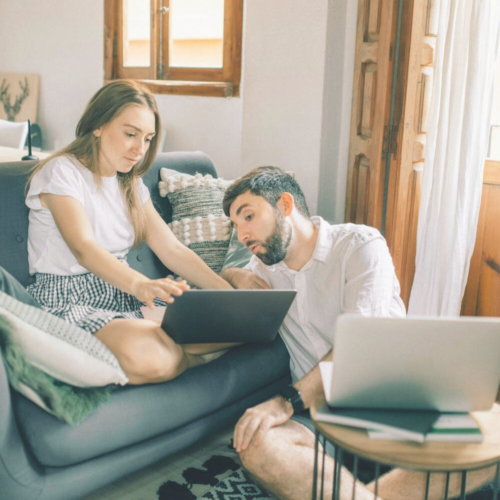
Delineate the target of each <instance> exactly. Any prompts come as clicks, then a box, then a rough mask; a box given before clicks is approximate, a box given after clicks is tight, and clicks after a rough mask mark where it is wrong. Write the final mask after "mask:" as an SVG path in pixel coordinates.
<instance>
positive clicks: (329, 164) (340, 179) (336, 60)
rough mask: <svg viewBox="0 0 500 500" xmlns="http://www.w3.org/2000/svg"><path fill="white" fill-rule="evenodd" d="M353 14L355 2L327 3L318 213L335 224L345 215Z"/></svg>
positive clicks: (351, 82)
mask: <svg viewBox="0 0 500 500" xmlns="http://www.w3.org/2000/svg"><path fill="white" fill-rule="evenodd" d="M357 13H358V1H357V0H335V1H332V2H330V3H329V7H328V20H327V34H326V54H325V84H324V94H323V124H322V135H321V153H320V154H321V159H320V173H319V194H318V213H319V214H320V215H321V216H322V217H324V218H325V219H326V220H328V221H331V222H337V223H340V222H343V221H344V212H345V199H346V185H347V164H348V156H349V132H350V124H351V105H352V89H353V77H354V55H355V40H356V24H357Z"/></svg>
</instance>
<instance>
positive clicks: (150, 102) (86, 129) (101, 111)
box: [28, 80, 161, 246]
mask: <svg viewBox="0 0 500 500" xmlns="http://www.w3.org/2000/svg"><path fill="white" fill-rule="evenodd" d="M132 104H136V105H139V106H145V107H148V108H149V109H150V110H151V111H152V112H153V114H154V116H155V129H156V134H155V135H154V137H153V138H152V139H151V143H150V145H149V149H148V151H147V152H146V154H145V155H144V158H143V159H142V160H141V161H140V162H139V163H137V164H136V165H134V167H133V168H132V170H131V171H130V172H128V173H126V174H124V173H121V172H118V181H119V184H120V189H121V191H122V195H123V199H124V200H125V203H126V206H127V208H128V212H129V217H130V221H131V223H132V226H133V228H134V232H135V240H134V246H138V245H139V244H140V243H142V242H143V241H144V239H145V238H146V220H145V215H144V210H143V208H142V204H141V201H140V197H139V183H138V182H137V181H138V178H139V177H142V176H143V175H144V174H146V172H147V171H148V170H149V169H150V168H151V165H152V164H153V161H154V159H155V157H156V151H157V149H158V143H159V136H160V133H161V119H160V113H159V111H158V105H157V104H156V100H155V98H154V96H153V94H151V92H150V91H149V90H148V89H146V88H145V87H143V86H142V85H140V84H139V83H137V82H136V81H134V80H115V81H113V82H111V83H108V84H107V85H104V87H102V88H101V89H100V90H98V91H97V92H96V94H95V95H94V96H93V97H92V99H91V100H90V101H89V103H88V104H87V107H86V108H85V111H84V113H83V115H82V117H81V118H80V121H79V122H78V125H77V127H76V139H75V140H74V141H73V142H72V143H71V144H69V145H68V146H66V147H65V148H63V149H61V150H59V151H57V152H56V153H54V154H52V155H51V156H49V157H48V158H46V159H44V160H43V161H41V162H40V163H38V164H37V165H35V167H34V169H33V171H32V172H31V174H30V177H29V180H28V184H29V183H30V182H31V179H32V178H33V176H34V175H35V174H36V173H37V172H38V171H39V170H40V169H41V168H42V167H43V166H44V165H45V164H46V163H47V162H48V161H50V160H52V159H53V158H57V157H59V156H68V155H73V156H75V158H76V159H77V160H78V161H80V163H81V164H82V165H83V166H84V167H86V168H87V169H89V170H90V171H91V172H92V173H93V174H94V176H95V180H96V183H97V184H101V168H100V165H99V153H100V140H99V138H98V137H96V136H95V135H94V130H97V129H98V128H100V127H102V126H103V125H106V124H107V123H109V122H110V121H111V120H113V119H114V118H116V117H117V116H118V115H119V114H120V113H121V112H122V111H123V110H124V109H125V108H126V107H127V106H130V105H132Z"/></svg>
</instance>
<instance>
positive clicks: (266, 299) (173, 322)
mask: <svg viewBox="0 0 500 500" xmlns="http://www.w3.org/2000/svg"><path fill="white" fill-rule="evenodd" d="M296 294H297V291H296V290H189V291H188V292H184V293H183V294H182V295H181V296H180V297H176V298H175V302H174V303H173V304H170V305H168V306H167V310H166V311H165V315H164V316H163V321H162V323H161V327H162V328H163V330H165V332H167V333H168V335H169V336H170V337H171V338H172V339H174V340H175V342H177V343H178V344H205V343H214V342H270V341H271V340H273V339H274V338H275V337H276V334H277V333H278V330H279V328H280V326H281V323H283V320H284V319H285V316H286V314H287V312H288V309H289V308H290V306H291V305H292V302H293V299H294V298H295V295H296Z"/></svg>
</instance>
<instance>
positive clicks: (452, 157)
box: [408, 0, 500, 316]
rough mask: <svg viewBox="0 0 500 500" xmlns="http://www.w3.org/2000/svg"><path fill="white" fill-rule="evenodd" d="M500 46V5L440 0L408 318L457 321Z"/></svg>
mask: <svg viewBox="0 0 500 500" xmlns="http://www.w3.org/2000/svg"><path fill="white" fill-rule="evenodd" d="M499 46H500V0H440V13H439V28H438V36H437V44H436V57H435V69H434V87H433V91H432V99H431V107H430V116H429V127H428V134H427V145H426V157H425V164H424V171H423V178H422V197H421V205H420V212H419V222H418V232H417V256H416V270H415V279H414V283H413V288H412V292H411V296H410V304H409V308H408V313H409V314H411V315H415V314H421V315H439V316H457V315H459V314H460V305H461V301H462V296H463V293H464V290H465V285H466V283H467V276H468V273H469V261H470V258H471V256H472V253H473V250H474V243H475V238H476V226H477V220H478V216H479V207H480V202H481V189H482V178H483V168H484V161H485V158H486V153H487V147H488V136H489V126H490V118H491V108H492V102H493V88H494V77H495V69H496V61H497V57H498V53H499ZM499 83H500V82H499ZM499 223H500V221H499Z"/></svg>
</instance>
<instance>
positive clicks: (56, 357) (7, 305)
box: [0, 292, 128, 387]
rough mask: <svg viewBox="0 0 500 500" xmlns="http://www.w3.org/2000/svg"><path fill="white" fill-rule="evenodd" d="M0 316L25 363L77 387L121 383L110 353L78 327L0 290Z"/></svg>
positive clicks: (122, 379) (123, 378)
mask: <svg viewBox="0 0 500 500" xmlns="http://www.w3.org/2000/svg"><path fill="white" fill-rule="evenodd" d="M0 316H3V317H4V318H5V319H6V320H7V321H8V322H9V323H10V324H11V325H13V327H14V329H13V332H12V335H13V340H14V341H15V342H17V343H18V344H19V345H20V346H21V348H22V351H23V354H24V357H25V358H26V360H27V361H28V363H30V364H32V365H33V366H35V367H37V368H38V369H40V370H41V371H43V372H45V373H47V374H48V375H51V376H52V377H54V378H56V379H58V380H61V381H62V382H66V383H67V384H71V385H74V386H77V387H99V386H104V385H107V384H120V385H125V384H126V383H127V382H128V379H127V377H126V375H125V373H124V372H123V370H122V369H121V367H120V365H119V364H118V360H117V359H116V357H115V356H114V354H113V353H112V352H111V351H110V350H109V349H108V348H107V347H106V346H105V345H104V344H103V343H102V342H101V341H100V340H98V339H97V338H96V337H94V336H93V335H91V334H90V333H88V332H86V331H85V330H82V329H81V328H79V327H77V326H76V325H73V324H71V323H68V322H67V321H64V320H62V319H60V318H58V317H57V316H54V315H52V314H49V313H47V312H45V311H43V310H42V309H38V308H36V307H33V306H30V305H28V304H25V303H23V302H20V301H18V300H16V299H14V298H13V297H11V296H10V295H7V294H6V293H4V292H0Z"/></svg>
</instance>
